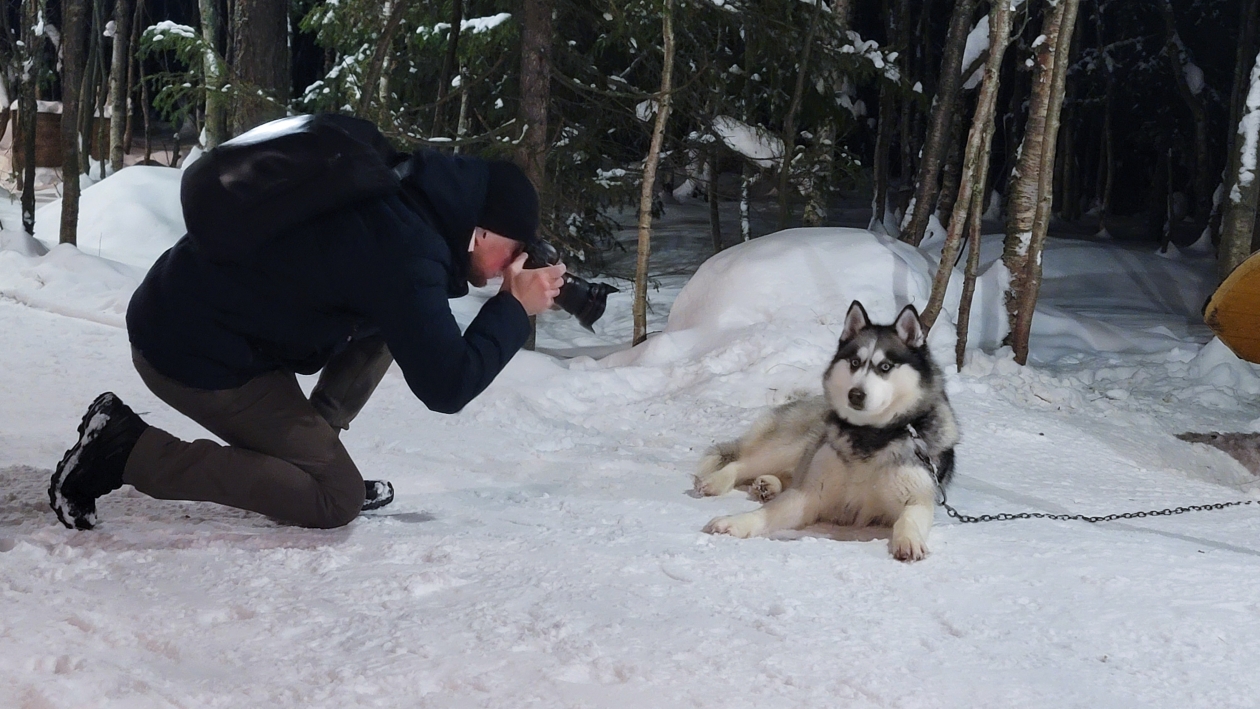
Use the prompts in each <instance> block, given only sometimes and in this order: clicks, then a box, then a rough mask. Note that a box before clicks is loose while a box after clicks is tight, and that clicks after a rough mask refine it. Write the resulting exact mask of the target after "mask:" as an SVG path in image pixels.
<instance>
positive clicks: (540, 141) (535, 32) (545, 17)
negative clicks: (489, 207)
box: [517, 0, 554, 194]
mask: <svg viewBox="0 0 1260 709" xmlns="http://www.w3.org/2000/svg"><path fill="white" fill-rule="evenodd" d="M553 7H554V0H526V2H525V5H524V8H523V9H524V13H523V18H522V22H521V108H520V111H521V114H520V116H521V122H522V123H524V124H525V135H524V136H523V137H522V138H521V144H520V147H519V148H518V153H517V159H518V160H519V162H520V163H521V166H522V167H523V168H524V169H525V174H527V175H529V179H530V180H531V181H532V182H533V183H534V186H535V187H537V188H538V192H539V194H545V193H546V185H547V107H548V105H549V104H550V103H551V41H552V28H551V20H552V17H551V16H552V10H553Z"/></svg>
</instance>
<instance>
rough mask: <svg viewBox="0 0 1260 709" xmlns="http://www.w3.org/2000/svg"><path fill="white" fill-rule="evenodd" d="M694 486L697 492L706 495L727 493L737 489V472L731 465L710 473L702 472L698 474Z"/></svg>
mask: <svg viewBox="0 0 1260 709" xmlns="http://www.w3.org/2000/svg"><path fill="white" fill-rule="evenodd" d="M693 486H694V487H695V490H696V492H698V493H700V494H701V495H704V496H706V497H713V496H715V495H725V494H726V493H728V492H730V491H731V490H734V489H735V473H734V471H732V470H730V466H727V467H725V468H719V469H717V470H714V471H713V472H710V473H700V474H699V475H696V477H695V482H694V483H693Z"/></svg>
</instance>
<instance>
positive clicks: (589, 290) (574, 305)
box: [525, 241, 618, 330]
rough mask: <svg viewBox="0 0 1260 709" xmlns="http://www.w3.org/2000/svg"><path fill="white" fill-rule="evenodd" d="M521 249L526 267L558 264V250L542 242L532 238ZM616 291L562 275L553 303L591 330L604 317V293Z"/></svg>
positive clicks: (604, 285) (606, 303)
mask: <svg viewBox="0 0 1260 709" xmlns="http://www.w3.org/2000/svg"><path fill="white" fill-rule="evenodd" d="M525 252H526V253H527V254H529V258H527V259H526V260H525V267H526V268H543V267H544V266H553V265H555V264H557V263H560V252H559V251H556V247H554V246H552V245H551V244H549V243H547V242H545V241H535V242H534V243H532V244H530V245H529V246H528V247H527V248H526V250H525ZM616 292H618V291H617V289H616V288H614V287H612V286H610V285H608V284H607V283H591V282H590V281H587V280H586V279H584V278H580V277H578V276H575V275H573V274H572V273H566V274H564V285H562V286H560V294H559V295H557V296H556V305H559V306H560V307H561V308H563V309H564V311H565V312H567V313H569V314H570V315H572V316H573V317H575V318H577V321H578V322H579V323H581V324H582V327H584V328H586V329H587V330H594V328H593V327H591V326H592V325H594V324H595V321H596V320H599V319H600V318H601V317H603V316H604V309H605V308H606V307H607V306H608V294H609V293H616Z"/></svg>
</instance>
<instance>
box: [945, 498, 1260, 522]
mask: <svg viewBox="0 0 1260 709" xmlns="http://www.w3.org/2000/svg"><path fill="white" fill-rule="evenodd" d="M940 494H941V499H940V505H941V507H944V508H945V512H946V513H948V514H949V516H950V517H953V518H954V519H956V520H958V521H959V522H962V523H963V524H977V523H979V522H1005V521H1007V520H1012V519H1056V520H1077V521H1080V522H1089V523H1090V524H1097V523H1099V522H1114V521H1115V520H1118V519H1138V518H1141V517H1168V516H1171V515H1183V514H1185V513H1187V512H1204V511H1206V510H1223V509H1225V508H1227V507H1241V506H1243V505H1256V504H1260V501H1257V500H1235V501H1233V502H1214V503H1211V504H1207V505H1188V506H1186V507H1172V508H1169V509H1164V510H1142V511H1141V512H1117V513H1116V514H1110V515H1100V516H1097V517H1091V516H1090V515H1070V514H1051V513H1049V512H1014V513H1012V512H999V513H997V514H992V515H979V516H977V517H973V516H972V515H965V514H963V513H961V512H959V511H958V510H956V509H954V508H953V507H952V506H951V505H950V504H949V502H947V501H946V499H945V491H944V490H941V491H940Z"/></svg>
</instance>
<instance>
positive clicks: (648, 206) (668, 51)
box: [632, 0, 674, 345]
mask: <svg viewBox="0 0 1260 709" xmlns="http://www.w3.org/2000/svg"><path fill="white" fill-rule="evenodd" d="M662 15H663V19H662V30H661V34H662V38H663V40H664V47H665V59H664V64H663V65H662V68H661V91H660V93H659V94H657V96H656V124H655V125H654V126H653V127H652V143H651V145H650V146H649V148H648V154H647V157H646V158H645V159H644V160H643V188H642V189H641V190H640V192H639V258H638V261H637V264H636V268H635V274H634V340H633V341H632V344H635V345H637V344H639V343H640V342H643V341H644V340H646V339H647V276H648V256H649V255H650V254H651V251H652V188H653V186H654V185H655V183H656V165H657V163H658V162H659V161H660V157H661V144H662V143H664V141H665V126H666V124H667V122H668V121H669V108H670V99H671V92H672V91H673V76H674V0H665V8H664V10H663V12H662Z"/></svg>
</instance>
